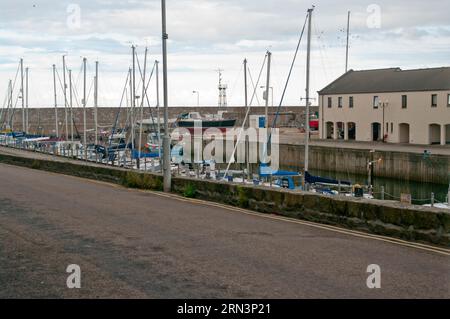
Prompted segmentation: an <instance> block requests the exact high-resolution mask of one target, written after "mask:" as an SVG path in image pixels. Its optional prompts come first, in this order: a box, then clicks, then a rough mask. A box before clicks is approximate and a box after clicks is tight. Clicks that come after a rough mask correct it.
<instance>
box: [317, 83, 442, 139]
mask: <svg viewBox="0 0 450 319" xmlns="http://www.w3.org/2000/svg"><path fill="white" fill-rule="evenodd" d="M432 94H437V97H438V103H437V107H431V95H432ZM449 94H450V90H448V91H436V92H433V91H427V92H403V93H402V92H397V93H370V94H341V95H321V96H320V98H319V112H320V117H321V121H320V136H321V138H327V134H326V133H327V122H331V123H333V124H332V125H333V128H334V134H333V135H332V138H334V139H339V138H343V139H348V136H347V135H348V134H343V136H342V137H340V136H339V134H337V133H336V131H337V128H338V125H337V123H339V122H343V123H345V128H347V127H348V123H351V122H353V123H355V124H356V140H357V141H373V130H372V123H379V125H380V126H381V129H380V134H379V139H380V140H382V138H383V133H384V134H386V135H387V137H386V140H385V141H386V142H389V143H401V142H406V141H408V142H409V143H411V144H423V145H428V144H431V142H432V141H434V142H435V143H438V144H442V145H445V144H446V143H450V138H449V137H450V106H449V105H448V100H447V99H448V95H449ZM402 95H406V96H407V99H408V101H407V108H406V109H403V108H402ZM350 96H353V103H354V107H353V108H349V97H350ZM374 96H378V97H379V101H380V104H381V105H382V104H383V103H385V105H386V106H385V107H384V125H383V124H382V123H383V107H382V106H381V105H380V106H379V107H378V109H374V108H373V98H374ZM328 97H331V98H332V102H333V103H332V107H331V108H328ZM339 97H342V98H343V106H342V108H338V98H339ZM386 124H387V125H388V128H387V131H386ZM433 124H434V125H433ZM408 125H409V134H408ZM330 126H331V124H329V125H328V127H330ZM391 128H392V131H391ZM401 132H402V133H403V134H401ZM328 135H329V134H328ZM408 135H409V136H408Z"/></svg>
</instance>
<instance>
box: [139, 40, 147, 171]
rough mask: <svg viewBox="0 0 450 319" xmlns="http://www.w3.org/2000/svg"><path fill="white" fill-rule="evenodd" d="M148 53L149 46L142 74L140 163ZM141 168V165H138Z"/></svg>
mask: <svg viewBox="0 0 450 319" xmlns="http://www.w3.org/2000/svg"><path fill="white" fill-rule="evenodd" d="M147 53H148V48H145V56H144V74H143V75H142V96H141V109H140V112H141V117H140V121H139V161H138V163H139V164H140V161H141V149H142V121H143V120H144V101H145V97H146V93H147V92H146V91H145V83H146V82H145V78H146V75H147V74H146V73H147ZM138 168H139V165H138Z"/></svg>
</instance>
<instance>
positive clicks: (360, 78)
mask: <svg viewBox="0 0 450 319" xmlns="http://www.w3.org/2000/svg"><path fill="white" fill-rule="evenodd" d="M441 90H450V67H442V68H432V69H417V70H402V69H400V68H392V69H378V70H364V71H353V70H350V71H348V72H347V73H345V74H344V75H342V76H341V77H340V78H338V79H337V80H335V81H334V82H332V83H331V84H329V85H328V86H327V87H325V88H324V89H322V90H321V91H319V94H320V95H327V94H353V93H355V94H357V93H385V92H411V91H441Z"/></svg>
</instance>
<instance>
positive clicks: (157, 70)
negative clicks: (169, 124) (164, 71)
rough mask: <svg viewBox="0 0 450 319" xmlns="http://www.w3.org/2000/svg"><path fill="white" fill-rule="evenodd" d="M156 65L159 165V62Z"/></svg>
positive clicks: (159, 151)
mask: <svg viewBox="0 0 450 319" xmlns="http://www.w3.org/2000/svg"><path fill="white" fill-rule="evenodd" d="M155 64H156V115H157V123H158V155H159V161H160V163H161V116H160V115H159V61H158V60H156V61H155Z"/></svg>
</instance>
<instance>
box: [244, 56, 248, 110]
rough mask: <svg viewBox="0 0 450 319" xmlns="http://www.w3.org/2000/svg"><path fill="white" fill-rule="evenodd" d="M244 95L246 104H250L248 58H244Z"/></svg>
mask: <svg viewBox="0 0 450 319" xmlns="http://www.w3.org/2000/svg"><path fill="white" fill-rule="evenodd" d="M244 95H245V106H246V107H247V106H248V90H247V59H244Z"/></svg>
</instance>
